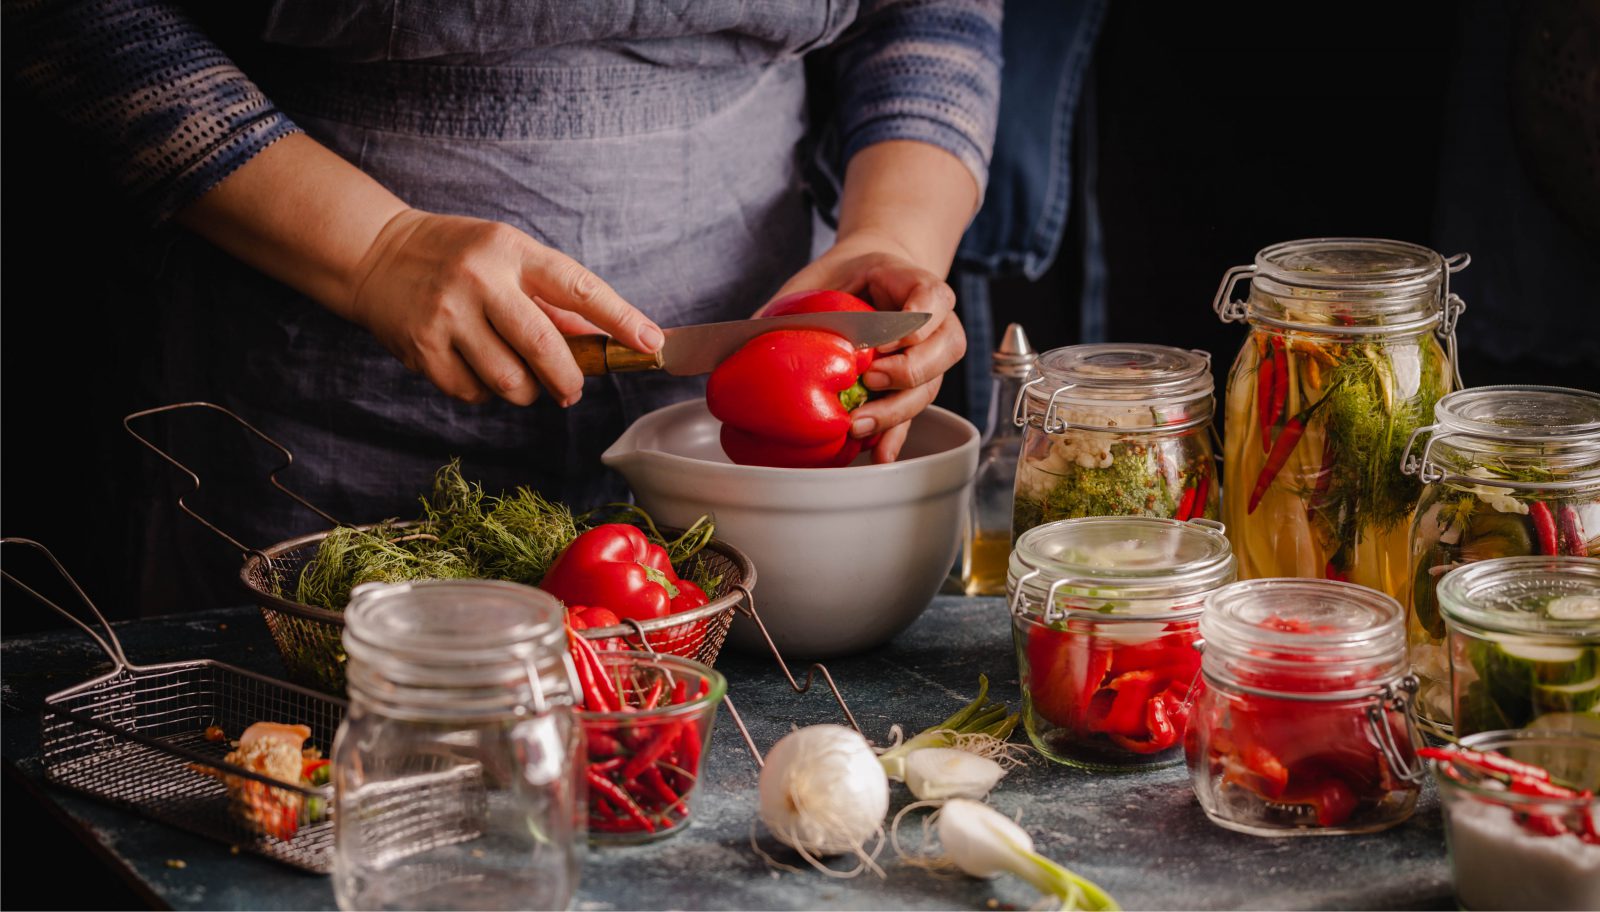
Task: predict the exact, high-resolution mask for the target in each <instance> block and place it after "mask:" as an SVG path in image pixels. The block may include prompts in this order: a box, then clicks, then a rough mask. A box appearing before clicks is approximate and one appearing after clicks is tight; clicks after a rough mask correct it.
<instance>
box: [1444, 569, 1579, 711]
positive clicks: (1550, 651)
mask: <svg viewBox="0 0 1600 912" xmlns="http://www.w3.org/2000/svg"><path fill="white" fill-rule="evenodd" d="M1439 607H1440V612H1441V613H1442V614H1443V615H1444V620H1445V628H1446V631H1447V633H1446V639H1447V643H1448V650H1449V655H1450V665H1451V667H1450V681H1451V692H1452V694H1453V700H1452V701H1451V707H1452V711H1453V719H1454V723H1455V724H1454V729H1455V734H1456V736H1457V737H1466V736H1467V735H1473V734H1478V733H1480V732H1488V731H1502V730H1511V729H1535V730H1538V731H1544V732H1558V731H1568V732H1577V733H1579V734H1583V735H1591V736H1600V560H1596V559H1594V558H1591V557H1563V556H1559V555H1557V556H1555V557H1540V556H1532V557H1499V558H1492V559H1490V560H1484V561H1478V562H1477V563H1474V564H1469V565H1467V566H1464V567H1458V568H1456V569H1454V570H1451V571H1450V572H1449V573H1446V574H1445V575H1444V578H1443V579H1442V580H1440V581H1439Z"/></svg>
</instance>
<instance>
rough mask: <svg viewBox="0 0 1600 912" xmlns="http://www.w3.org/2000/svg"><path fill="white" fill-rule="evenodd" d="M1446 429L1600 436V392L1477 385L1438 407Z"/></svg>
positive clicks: (1494, 434)
mask: <svg viewBox="0 0 1600 912" xmlns="http://www.w3.org/2000/svg"><path fill="white" fill-rule="evenodd" d="M1434 415H1435V418H1436V420H1437V421H1438V422H1439V426H1440V428H1441V429H1443V430H1451V431H1458V432H1461V433H1466V434H1472V435H1475V436H1482V437H1488V438H1494V439H1516V440H1552V441H1557V440H1568V439H1582V438H1593V439H1595V440H1596V441H1600V393H1591V392H1588V391H1586V390H1577V389H1567V388H1565V387H1560V386H1479V387H1474V388H1472V389H1464V390H1457V391H1455V392H1453V393H1448V394H1446V395H1445V396H1444V397H1443V398H1442V399H1440V400H1439V402H1438V404H1437V405H1436V406H1435V407H1434Z"/></svg>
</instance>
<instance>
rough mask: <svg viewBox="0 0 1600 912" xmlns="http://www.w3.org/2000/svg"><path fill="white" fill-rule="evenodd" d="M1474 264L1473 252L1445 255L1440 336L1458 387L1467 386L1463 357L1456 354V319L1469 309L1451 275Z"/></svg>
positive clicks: (1441, 292)
mask: <svg viewBox="0 0 1600 912" xmlns="http://www.w3.org/2000/svg"><path fill="white" fill-rule="evenodd" d="M1471 265H1472V254H1470V253H1458V254H1455V255H1454V256H1449V257H1445V260H1444V281H1443V286H1444V287H1443V288H1441V289H1440V299H1441V300H1442V301H1443V302H1444V304H1443V306H1442V307H1441V308H1440V311H1441V315H1440V319H1439V329H1438V333H1439V338H1440V340H1441V341H1443V342H1444V353H1445V357H1447V358H1449V359H1450V370H1451V372H1452V373H1454V374H1455V379H1456V389H1462V388H1464V387H1465V386H1466V384H1465V383H1463V382H1462V381H1461V359H1460V358H1458V357H1457V355H1456V321H1457V320H1459V319H1461V312H1462V311H1464V310H1466V309H1467V302H1466V301H1464V300H1462V298H1461V296H1460V295H1458V294H1456V293H1455V292H1453V291H1451V290H1450V276H1451V275H1453V274H1455V273H1458V272H1460V271H1461V270H1463V269H1466V268H1467V267H1468V266H1471Z"/></svg>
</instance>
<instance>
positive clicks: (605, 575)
mask: <svg viewBox="0 0 1600 912" xmlns="http://www.w3.org/2000/svg"><path fill="white" fill-rule="evenodd" d="M539 587H540V588H541V589H543V590H544V591H546V592H548V593H550V594H551V595H553V596H555V597H556V598H559V599H561V600H562V601H564V602H566V603H567V604H568V605H591V606H601V607H605V608H609V609H610V610H612V611H613V612H616V615H617V617H618V618H632V619H634V620H636V621H648V620H652V619H654V618H659V617H665V616H666V615H667V614H669V613H671V611H672V607H673V599H675V598H679V597H681V595H682V591H681V589H680V588H679V583H678V579H677V574H675V573H674V572H673V570H672V563H671V562H670V561H669V560H668V559H667V552H666V550H665V549H664V548H662V547H661V546H660V545H656V544H653V543H651V541H650V540H649V539H648V538H645V535H644V533H643V532H640V531H639V530H638V529H636V528H634V527H633V526H629V525H624V524H622V523H608V524H606V525H603V526H596V527H595V528H593V529H590V530H589V531H587V532H585V533H583V534H582V535H580V536H578V537H577V538H575V539H573V540H572V544H570V545H568V546H567V550H565V551H563V552H561V556H560V557H558V558H556V560H555V563H553V564H551V565H550V570H549V572H547V573H546V574H545V576H544V579H543V580H542V581H541V582H540V583H539ZM702 597H703V594H702Z"/></svg>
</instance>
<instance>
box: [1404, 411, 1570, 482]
mask: <svg viewBox="0 0 1600 912" xmlns="http://www.w3.org/2000/svg"><path fill="white" fill-rule="evenodd" d="M1422 434H1429V435H1430V436H1429V437H1428V442H1427V443H1425V444H1423V446H1422V454H1421V455H1420V456H1419V455H1417V453H1415V452H1414V450H1415V448H1416V444H1417V438H1418V437H1419V436H1420V435H1422ZM1452 440H1477V441H1482V442H1484V443H1487V444H1501V443H1505V442H1506V441H1504V440H1501V439H1499V438H1496V437H1490V436H1486V435H1484V434H1473V433H1470V432H1468V431H1444V432H1440V431H1439V425H1437V424H1428V425H1424V426H1422V427H1419V428H1417V429H1416V430H1414V431H1412V432H1411V437H1410V438H1409V439H1407V440H1406V449H1405V453H1404V454H1403V455H1402V456H1401V457H1400V473H1401V474H1402V475H1415V476H1416V477H1417V480H1418V481H1420V482H1422V483H1423V484H1436V483H1438V482H1443V483H1445V484H1448V485H1454V486H1456V487H1460V488H1471V487H1478V486H1482V487H1488V488H1505V489H1506V490H1508V491H1524V490H1535V491H1570V490H1580V489H1587V488H1592V487H1594V486H1595V479H1594V478H1593V477H1592V476H1590V477H1585V478H1565V479H1540V480H1538V481H1517V480H1515V479H1511V478H1478V477H1476V476H1473V475H1462V474H1460V473H1458V472H1446V471H1444V469H1443V468H1441V467H1440V465H1439V463H1438V461H1437V460H1435V459H1434V457H1433V447H1434V444H1437V443H1448V442H1450V441H1452Z"/></svg>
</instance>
